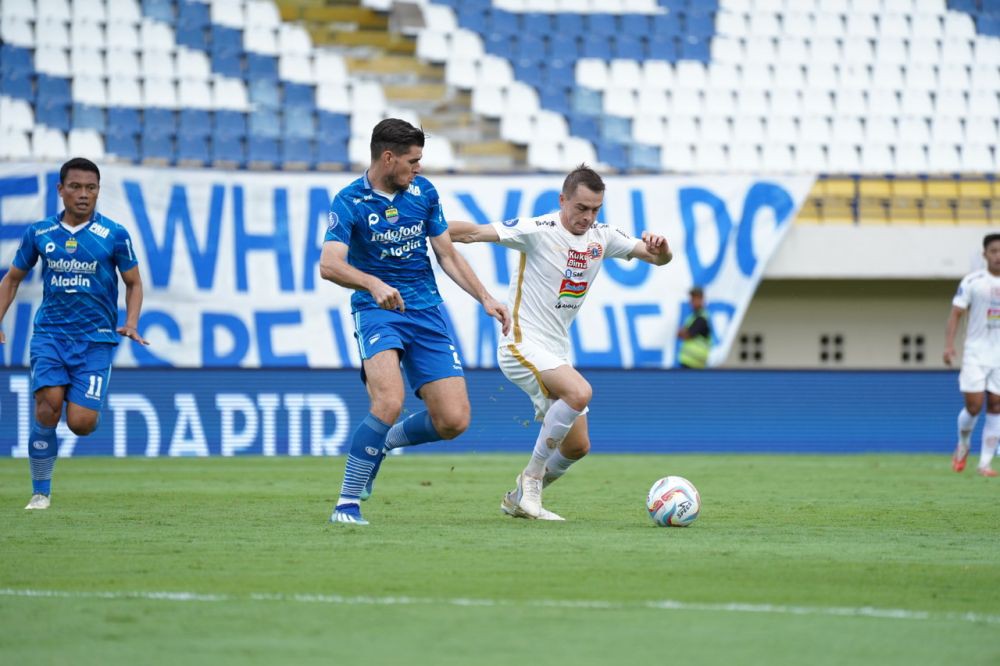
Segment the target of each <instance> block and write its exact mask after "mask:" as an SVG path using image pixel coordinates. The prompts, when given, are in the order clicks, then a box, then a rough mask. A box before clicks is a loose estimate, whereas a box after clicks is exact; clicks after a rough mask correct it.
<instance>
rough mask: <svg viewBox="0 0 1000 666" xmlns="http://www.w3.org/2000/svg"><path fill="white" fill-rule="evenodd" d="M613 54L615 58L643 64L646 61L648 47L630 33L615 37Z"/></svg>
mask: <svg viewBox="0 0 1000 666" xmlns="http://www.w3.org/2000/svg"><path fill="white" fill-rule="evenodd" d="M611 54H612V56H614V57H615V58H626V59H628V60H638V61H640V62H641V61H643V60H645V59H646V47H645V46H644V45H643V43H642V40H641V39H639V38H638V37H634V36H632V35H631V34H629V33H622V34H620V35H618V36H617V37H615V41H614V46H613V47H612V49H611Z"/></svg>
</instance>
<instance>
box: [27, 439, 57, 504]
mask: <svg viewBox="0 0 1000 666" xmlns="http://www.w3.org/2000/svg"><path fill="white" fill-rule="evenodd" d="M57 455H59V441H58V440H57V439H56V429H55V428H46V427H45V426H42V425H39V424H38V423H35V424H34V426H32V428H31V439H30V440H29V442H28V458H29V459H30V462H31V487H32V492H33V493H34V494H36V495H49V494H51V493H52V470H53V468H55V466H56V456H57Z"/></svg>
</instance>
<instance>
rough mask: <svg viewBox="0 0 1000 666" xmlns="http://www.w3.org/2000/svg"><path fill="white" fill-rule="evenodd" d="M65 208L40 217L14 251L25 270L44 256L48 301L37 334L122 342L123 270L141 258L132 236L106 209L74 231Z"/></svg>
mask: <svg viewBox="0 0 1000 666" xmlns="http://www.w3.org/2000/svg"><path fill="white" fill-rule="evenodd" d="M62 217H63V213H59V214H58V215H53V216H52V217H49V218H46V219H44V220H42V221H41V222H35V223H34V224H32V225H31V226H29V227H28V230H27V231H25V232H24V237H23V238H22V239H21V246H20V247H18V248H17V254H15V255H14V262H13V263H14V266H15V267H16V268H19V269H21V270H23V271H27V270H31V268H32V266H34V265H35V263H36V262H37V261H38V260H39V258H41V260H42V305H41V307H40V308H38V312H37V313H36V315H35V331H34V334H35V335H42V336H47V337H52V338H65V339H69V340H89V341H91V342H110V343H112V344H118V334H117V333H116V332H115V326H116V325H117V323H118V275H117V273H115V269H116V268H117V269H118V270H119V271H120V272H122V273H124V272H125V271H127V270H129V269H131V268H133V267H134V266H135V265H136V264H137V263H138V262H137V261H136V258H135V252H133V251H132V239H131V238H129V235H128V232H127V231H126V230H125V228H124V227H123V226H121V225H120V224H118V223H116V222H113V221H111V220H109V219H108V218H106V217H104V216H103V215H101V214H100V213H94V216H93V217H92V218H91V219H90V221H88V222H86V223H85V224H81V225H80V226H78V227H76V228H75V229H74V230H73V231H70V230H68V229H67V228H66V227H65V226H63V224H62Z"/></svg>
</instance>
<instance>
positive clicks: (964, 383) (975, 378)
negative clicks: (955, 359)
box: [958, 363, 1000, 395]
mask: <svg viewBox="0 0 1000 666" xmlns="http://www.w3.org/2000/svg"><path fill="white" fill-rule="evenodd" d="M958 388H959V389H960V390H961V391H962V393H982V392H983V391H989V392H990V393H993V394H995V395H1000V368H990V367H987V366H983V365H973V364H971V363H963V364H962V371H961V372H959V373H958Z"/></svg>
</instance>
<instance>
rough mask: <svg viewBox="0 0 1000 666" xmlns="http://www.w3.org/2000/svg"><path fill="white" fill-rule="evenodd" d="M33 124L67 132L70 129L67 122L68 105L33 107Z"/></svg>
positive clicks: (45, 104)
mask: <svg viewBox="0 0 1000 666" xmlns="http://www.w3.org/2000/svg"><path fill="white" fill-rule="evenodd" d="M35 122H36V123H38V124H40V125H48V126H49V127H53V128H55V129H58V130H62V131H63V132H68V131H69V130H70V127H71V125H70V122H69V104H48V103H42V104H39V105H38V106H37V107H35Z"/></svg>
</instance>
